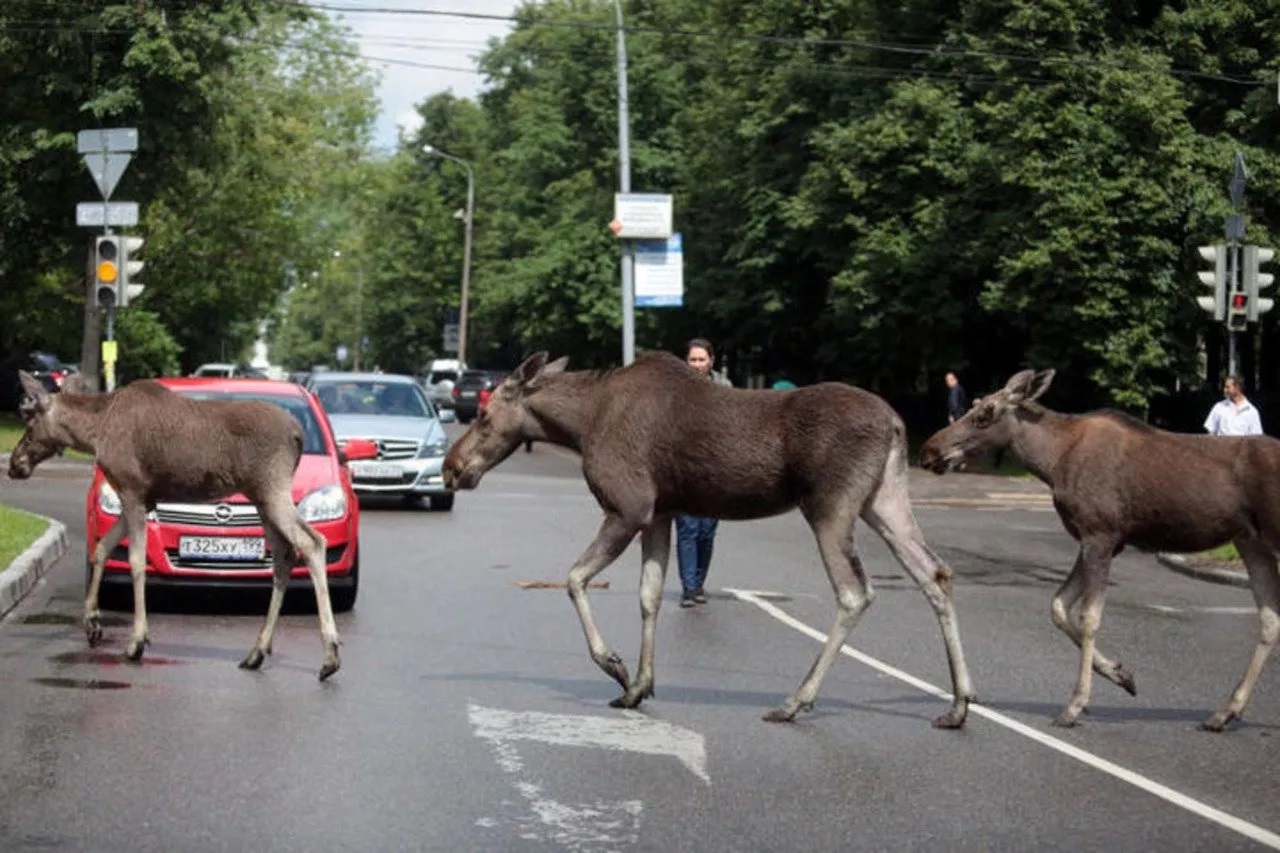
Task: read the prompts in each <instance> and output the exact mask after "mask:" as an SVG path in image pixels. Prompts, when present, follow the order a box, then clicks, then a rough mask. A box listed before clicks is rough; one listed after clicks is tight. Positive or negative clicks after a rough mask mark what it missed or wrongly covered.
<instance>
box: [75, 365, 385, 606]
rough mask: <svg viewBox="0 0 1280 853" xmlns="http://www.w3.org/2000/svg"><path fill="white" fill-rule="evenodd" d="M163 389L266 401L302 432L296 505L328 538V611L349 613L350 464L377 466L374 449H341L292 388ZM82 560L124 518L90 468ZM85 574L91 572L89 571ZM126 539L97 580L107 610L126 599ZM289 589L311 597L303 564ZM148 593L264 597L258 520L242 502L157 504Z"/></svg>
mask: <svg viewBox="0 0 1280 853" xmlns="http://www.w3.org/2000/svg"><path fill="white" fill-rule="evenodd" d="M158 381H159V382H160V384H162V385H164V386H165V387H166V388H168V389H170V390H171V391H174V392H176V393H178V394H183V395H185V396H188V397H193V398H196V399H219V400H266V401H268V402H271V403H275V404H276V405H278V406H280V407H281V408H283V409H284V410H285V411H287V412H288V413H289V414H291V415H293V416H294V417H295V418H297V419H298V422H299V423H300V424H301V425H302V431H303V436H304V443H303V448H302V458H301V460H300V461H299V463H298V469H297V470H296V471H295V472H294V475H293V501H294V503H295V504H296V505H297V507H298V510H299V511H300V512H301V514H302V517H303V519H305V520H306V521H307V522H308V523H309V524H310V525H311V526H312V527H314V528H315V530H316V532H318V533H319V534H320V535H321V536H323V537H324V540H325V543H326V548H325V565H326V567H327V569H328V575H329V591H330V596H331V597H332V600H333V609H334V610H341V611H345V610H350V609H351V608H352V607H354V606H355V603H356V593H357V592H358V591H359V585H360V553H359V538H360V504H359V501H358V500H357V499H356V495H355V492H353V491H352V489H351V472H350V471H349V470H348V468H347V462H348V460H352V459H373V458H375V457H376V456H377V455H378V449H377V447H376V446H374V444H373V443H372V442H369V441H363V440H353V441H350V442H348V443H347V444H346V445H344V446H343V447H342V448H339V447H338V445H337V443H336V442H335V440H334V437H333V430H332V428H331V427H330V426H329V419H328V417H327V416H326V415H325V413H324V409H323V408H321V406H320V403H319V401H318V400H316V398H315V397H314V396H312V395H311V394H309V393H307V392H306V391H304V390H303V389H302V388H301V387H300V386H298V385H295V384H293V383H292V382H274V381H271V380H266V379H209V378H190V377H188V378H164V379H160V380H158ZM85 511H86V514H87V524H86V525H85V528H86V530H87V543H86V545H87V549H88V550H87V553H88V554H89V559H90V561H92V558H93V553H94V549H95V548H96V547H97V545H98V541H99V540H100V539H101V538H102V537H103V536H105V535H106V533H107V530H109V529H110V527H111V525H112V524H114V523H115V521H116V519H117V518H118V517H119V513H120V499H119V498H118V497H117V496H116V493H115V490H114V489H112V488H111V485H110V484H109V483H108V482H107V481H106V479H105V478H104V477H103V476H102V471H101V470H100V469H99V468H98V467H97V466H94V470H93V482H92V483H91V484H90V486H89V494H88V496H87V498H86V501H85ZM87 571H89V572H91V571H92V562H90V566H89V567H88V569H87ZM130 583H131V578H130V575H129V549H128V539H127V538H126V539H125V540H124V541H122V542H121V543H120V544H119V545H118V546H117V547H116V548H115V549H114V550H113V551H112V552H111V554H110V555H108V557H107V565H106V571H105V572H104V574H103V578H102V595H103V598H104V604H105V601H106V600H107V599H114V598H115V596H114V595H113V593H122V594H125V595H122V596H121V598H122V600H127V601H131V600H132V599H131V598H128V597H127V588H128V587H129V585H130ZM290 585H291V587H293V586H297V587H302V588H306V589H310V588H311V581H310V577H309V575H308V572H307V567H306V566H305V565H299V566H295V567H294V569H293V580H292V582H291V584H290ZM147 586H148V588H149V589H154V588H155V587H157V586H166V587H170V586H209V587H219V588H255V587H256V588H263V589H267V588H270V586H271V555H270V553H269V552H268V550H267V547H266V540H265V538H264V535H263V530H262V523H261V520H260V519H259V517H258V511H257V509H256V508H254V506H253V505H252V504H250V503H248V502H247V501H246V500H245V497H244V495H232V496H230V497H228V498H226V499H225V500H222V501H215V502H210V503H195V504H181V503H161V504H158V505H157V506H156V508H155V510H154V511H153V512H151V513H149V514H148V515H147Z"/></svg>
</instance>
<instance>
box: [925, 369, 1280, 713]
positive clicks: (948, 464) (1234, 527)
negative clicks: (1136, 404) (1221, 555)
mask: <svg viewBox="0 0 1280 853" xmlns="http://www.w3.org/2000/svg"><path fill="white" fill-rule="evenodd" d="M1053 376H1054V371H1053V370H1042V371H1039V372H1036V371H1033V370H1024V371H1022V372H1020V373H1017V374H1015V375H1014V376H1013V377H1012V378H1010V379H1009V381H1008V382H1007V383H1006V384H1005V386H1004V387H1003V388H1002V389H1000V390H999V391H996V392H995V393H993V394H990V395H988V396H986V397H983V398H981V399H979V400H977V401H975V402H974V404H973V407H972V408H970V409H969V411H968V412H967V413H966V414H965V415H964V417H963V418H961V419H960V420H958V421H956V422H955V423H953V424H951V425H950V426H948V427H946V428H945V429H942V430H940V431H939V432H937V433H935V434H934V435H933V436H931V437H930V438H929V440H928V441H926V442H925V444H924V446H923V447H922V448H921V451H920V464H921V465H922V466H924V467H925V468H928V469H930V470H932V471H934V472H935V473H937V474H944V473H946V472H947V471H950V470H952V469H954V468H955V467H957V466H958V465H959V464H960V463H961V462H962V461H963V460H964V459H965V457H967V456H972V455H975V454H978V453H981V452H984V451H986V450H991V449H996V448H1005V447H1007V448H1010V449H1012V450H1013V452H1014V454H1015V455H1016V456H1017V457H1018V458H1019V459H1020V460H1021V461H1022V464H1024V465H1025V466H1026V467H1027V469H1028V470H1029V471H1031V472H1032V473H1033V474H1035V475H1036V476H1037V477H1039V478H1040V479H1041V480H1043V481H1044V482H1045V483H1047V484H1048V485H1049V487H1050V488H1051V489H1052V490H1053V504H1054V507H1055V508H1056V509H1057V512H1058V516H1059V518H1060V519H1061V521H1062V524H1063V526H1064V527H1065V528H1066V530H1067V532H1068V533H1069V534H1071V536H1072V537H1073V538H1074V539H1075V540H1076V541H1077V542H1079V543H1080V550H1079V553H1078V555H1077V557H1076V561H1075V565H1074V567H1073V568H1072V569H1071V572H1070V574H1069V575H1068V576H1067V578H1066V581H1065V582H1064V583H1063V584H1062V586H1061V587H1060V588H1059V589H1058V591H1057V593H1056V594H1055V595H1054V597H1053V605H1052V610H1051V612H1052V617H1053V624H1054V625H1055V626H1057V628H1058V629H1059V630H1061V631H1062V632H1063V633H1064V634H1066V635H1067V636H1068V637H1070V638H1071V641H1072V642H1073V643H1075V644H1076V646H1078V647H1079V649H1080V666H1079V672H1078V675H1077V678H1076V686H1075V690H1074V691H1073V692H1072V694H1071V698H1070V701H1069V702H1068V704H1067V706H1066V708H1065V709H1064V710H1063V711H1062V713H1061V715H1059V716H1058V718H1057V719H1056V720H1055V721H1054V722H1055V725H1059V726H1073V725H1075V723H1076V720H1077V718H1078V717H1079V716H1080V713H1081V712H1082V711H1083V710H1085V708H1086V707H1087V706H1088V704H1089V699H1090V694H1091V691H1092V674H1093V672H1097V673H1098V674H1099V675H1101V676H1102V677H1103V678H1105V679H1107V680H1108V681H1110V682H1112V683H1114V684H1116V685H1118V686H1119V687H1121V688H1122V689H1124V690H1125V691H1127V692H1128V693H1129V694H1130V695H1137V688H1136V685H1135V682H1134V677H1133V673H1132V672H1130V671H1129V670H1127V669H1125V668H1124V667H1123V666H1122V665H1120V664H1119V663H1116V662H1115V661H1113V660H1111V659H1110V658H1109V657H1107V656H1106V655H1104V654H1103V653H1102V652H1101V651H1100V650H1099V649H1098V648H1097V643H1096V637H1097V632H1098V626H1099V625H1100V623H1101V621H1102V607H1103V602H1104V599H1105V597H1106V589H1107V578H1108V575H1109V573H1110V569H1111V560H1112V559H1113V558H1114V557H1115V556H1116V555H1117V554H1119V553H1120V552H1121V551H1122V550H1123V549H1124V548H1125V547H1126V546H1128V545H1132V546H1134V547H1135V548H1138V549H1141V550H1144V551H1167V552H1174V553H1186V552H1194V551H1203V550H1207V549H1209V548H1213V547H1216V546H1219V545H1222V544H1224V543H1227V542H1233V543H1235V546H1236V548H1237V549H1238V550H1239V552H1240V555H1241V556H1242V557H1243V558H1244V563H1245V567H1246V570H1247V571H1248V575H1249V584H1250V586H1251V587H1252V589H1253V597H1254V601H1255V602H1256V604H1257V606H1258V618H1259V620H1260V622H1261V635H1260V638H1259V640H1258V645H1257V647H1256V648H1255V649H1254V652H1253V657H1252V659H1251V660H1250V661H1249V665H1248V668H1247V669H1246V670H1245V673H1244V677H1243V678H1241V679H1240V683H1239V684H1238V685H1237V686H1236V689H1235V691H1234V692H1233V693H1232V694H1231V697H1230V699H1229V700H1228V702H1227V704H1226V705H1225V706H1224V707H1223V708H1222V709H1221V710H1219V711H1217V712H1216V713H1214V714H1213V715H1212V716H1211V717H1210V718H1209V719H1208V720H1207V721H1206V722H1205V723H1204V724H1203V725H1202V726H1201V728H1203V729H1206V730H1208V731H1215V732H1220V731H1222V730H1223V728H1224V727H1225V726H1226V725H1227V724H1228V723H1229V722H1231V721H1232V720H1234V719H1236V718H1238V717H1239V716H1240V715H1241V714H1242V713H1243V711H1244V707H1245V704H1246V703H1247V702H1248V701H1249V695H1250V694H1251V693H1252V692H1253V688H1254V685H1255V684H1256V683H1257V680H1258V675H1259V673H1261V671H1262V667H1263V664H1264V663H1265V662H1266V660H1267V656H1268V655H1269V654H1270V652H1271V648H1272V647H1273V646H1274V645H1275V644H1276V639H1277V637H1278V636H1280V575H1278V574H1277V571H1276V556H1275V549H1276V547H1277V546H1280V441H1277V440H1275V439H1273V438H1269V437H1266V436H1250V437H1236V438H1232V437H1225V436H1210V435H1190V434H1180V433H1173V432H1166V431H1164V430H1161V429H1157V428H1155V427H1152V426H1150V425H1149V424H1146V423H1144V422H1142V421H1139V420H1137V419H1135V418H1131V417H1129V416H1127V415H1123V414H1120V413H1118V412H1111V411H1101V412H1092V413H1089V414H1085V415H1065V414H1059V413H1057V412H1054V411H1052V410H1050V409H1048V408H1046V407H1044V406H1043V405H1041V404H1040V403H1037V402H1036V401H1037V399H1039V397H1040V396H1041V395H1042V394H1044V392H1045V391H1046V390H1047V389H1048V388H1049V384H1050V382H1052V380H1053ZM1077 604H1079V613H1078V614H1074V613H1073V612H1072V610H1073V608H1074V607H1075V606H1076V605H1077Z"/></svg>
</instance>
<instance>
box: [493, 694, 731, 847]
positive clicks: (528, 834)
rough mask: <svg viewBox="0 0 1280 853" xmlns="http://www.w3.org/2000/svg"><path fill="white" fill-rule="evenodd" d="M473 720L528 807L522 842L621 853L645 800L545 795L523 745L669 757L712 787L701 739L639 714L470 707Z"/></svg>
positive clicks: (633, 840) (636, 831) (634, 836)
mask: <svg viewBox="0 0 1280 853" xmlns="http://www.w3.org/2000/svg"><path fill="white" fill-rule="evenodd" d="M467 716H468V717H469V718H470V720H471V725H472V727H473V728H474V729H475V733H476V737H479V738H483V739H485V740H488V741H489V742H490V743H492V744H493V748H494V752H495V753H496V754H497V757H498V766H499V767H501V768H502V769H503V770H504V771H505V772H507V773H508V774H510V775H511V776H513V777H515V788H516V790H517V791H519V792H520V795H521V796H522V797H524V799H525V800H526V801H527V802H528V803H529V806H530V808H531V810H532V816H531V817H524V818H521V819H519V823H520V837H521V838H523V839H526V840H529V841H551V842H553V843H555V844H557V845H559V846H561V847H564V848H566V849H571V850H582V851H594V850H616V849H618V848H620V847H622V846H629V845H634V844H637V843H638V842H639V840H640V815H641V813H642V812H643V811H644V802H643V801H641V800H619V801H617V802H608V801H604V800H599V801H596V802H594V803H587V804H579V805H571V804H567V803H561V802H558V801H557V800H554V799H552V798H551V797H549V796H547V795H546V794H545V793H544V791H543V785H542V784H541V782H539V781H531V780H529V779H528V778H525V776H526V774H525V771H524V762H522V761H521V760H520V755H519V753H518V752H517V751H516V748H515V743H516V742H519V741H536V742H538V743H546V744H552V745H554V746H573V747H597V748H600V749H606V750H612V751H619V752H640V753H644V754H647V755H669V756H671V757H673V758H675V759H677V760H678V761H679V762H680V763H681V764H683V765H684V766H685V767H687V768H688V769H689V771H690V772H691V773H693V775H695V776H697V777H698V778H699V779H701V780H702V781H703V782H705V783H706V784H708V785H710V784H711V777H710V775H709V774H708V773H707V752H706V748H705V746H704V744H703V739H702V735H700V734H698V733H697V732H694V731H691V730H689V729H686V728H682V727H681V726H676V725H672V724H671V723H667V722H664V721H662V720H655V719H653V718H651V717H648V716H646V715H644V714H641V713H639V712H638V711H623V712H622V717H621V718H617V717H590V716H581V715H574V714H543V713H538V712H535V711H504V710H501V709H499V708H486V707H484V706H482V705H468V706H467ZM497 824H498V821H497V820H496V819H494V818H481V821H480V822H477V825H480V826H483V827H486V828H492V827H495V826H497Z"/></svg>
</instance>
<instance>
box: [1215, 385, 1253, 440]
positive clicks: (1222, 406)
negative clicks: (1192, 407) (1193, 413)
mask: <svg viewBox="0 0 1280 853" xmlns="http://www.w3.org/2000/svg"><path fill="white" fill-rule="evenodd" d="M1222 395H1223V398H1222V399H1221V400H1219V401H1218V402H1217V404H1216V405H1214V407H1213V408H1212V409H1210V410H1209V417H1207V418H1205V421H1204V428H1205V431H1206V432H1208V433H1209V434H1210V435H1262V417H1261V416H1260V415H1259V414H1258V409H1257V408H1256V407H1255V406H1254V405H1253V403H1250V402H1249V398H1248V397H1246V396H1245V395H1244V384H1243V383H1242V382H1241V381H1240V377H1239V376H1228V377H1227V378H1226V379H1224V380H1223V381H1222Z"/></svg>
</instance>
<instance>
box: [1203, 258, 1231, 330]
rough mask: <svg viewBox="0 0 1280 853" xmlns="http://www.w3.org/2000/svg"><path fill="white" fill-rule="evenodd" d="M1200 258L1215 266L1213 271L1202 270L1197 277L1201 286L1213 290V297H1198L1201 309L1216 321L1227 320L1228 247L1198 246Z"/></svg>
mask: <svg viewBox="0 0 1280 853" xmlns="http://www.w3.org/2000/svg"><path fill="white" fill-rule="evenodd" d="M1196 251H1197V252H1199V253H1200V257H1202V258H1204V259H1205V260H1206V261H1209V262H1211V263H1212V264H1213V269H1212V270H1201V271H1200V272H1199V273H1197V275H1198V276H1199V277H1200V282H1201V284H1207V285H1208V286H1209V287H1212V288H1213V296H1197V297H1196V302H1198V303H1200V307H1201V308H1203V309H1204V310H1206V311H1208V312H1209V313H1210V314H1212V315H1213V319H1215V320H1225V319H1226V318H1227V247H1226V246H1222V245H1218V246H1198V247H1197V248H1196Z"/></svg>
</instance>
